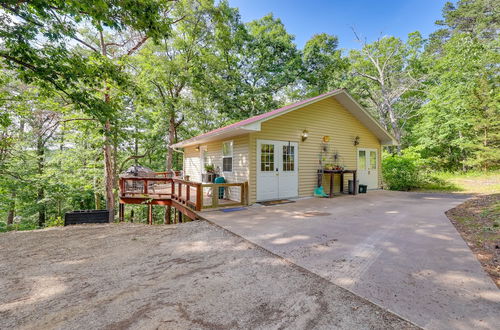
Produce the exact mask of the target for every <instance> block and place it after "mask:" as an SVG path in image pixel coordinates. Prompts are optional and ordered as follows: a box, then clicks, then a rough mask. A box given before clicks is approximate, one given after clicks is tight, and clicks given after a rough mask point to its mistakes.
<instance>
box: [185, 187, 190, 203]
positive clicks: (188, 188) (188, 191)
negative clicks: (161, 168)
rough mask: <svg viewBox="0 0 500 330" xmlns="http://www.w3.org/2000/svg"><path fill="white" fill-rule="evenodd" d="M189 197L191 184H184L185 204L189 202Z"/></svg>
mask: <svg viewBox="0 0 500 330" xmlns="http://www.w3.org/2000/svg"><path fill="white" fill-rule="evenodd" d="M190 197H191V185H189V184H187V185H186V204H187V202H189V198H190Z"/></svg>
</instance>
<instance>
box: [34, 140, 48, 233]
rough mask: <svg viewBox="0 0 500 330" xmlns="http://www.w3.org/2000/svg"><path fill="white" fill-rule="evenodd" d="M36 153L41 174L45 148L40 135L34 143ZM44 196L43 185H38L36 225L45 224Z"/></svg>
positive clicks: (40, 173)
mask: <svg viewBox="0 0 500 330" xmlns="http://www.w3.org/2000/svg"><path fill="white" fill-rule="evenodd" d="M36 155H37V166H38V175H42V174H43V170H44V156H45V150H44V143H43V138H42V137H41V136H39V137H38V141H37V144H36ZM44 198H45V190H44V187H43V185H40V186H39V188H38V190H37V198H36V202H37V205H38V227H43V225H45V218H46V217H45V213H46V207H45V202H43V199H44Z"/></svg>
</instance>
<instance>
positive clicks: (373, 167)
mask: <svg viewBox="0 0 500 330" xmlns="http://www.w3.org/2000/svg"><path fill="white" fill-rule="evenodd" d="M370 169H371V170H376V169H377V153H376V152H375V151H370Z"/></svg>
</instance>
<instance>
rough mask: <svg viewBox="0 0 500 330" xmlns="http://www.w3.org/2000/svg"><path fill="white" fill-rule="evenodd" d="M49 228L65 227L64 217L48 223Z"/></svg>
mask: <svg viewBox="0 0 500 330" xmlns="http://www.w3.org/2000/svg"><path fill="white" fill-rule="evenodd" d="M46 226H47V227H60V226H64V219H63V218H62V217H56V218H54V219H53V220H49V221H47V223H46Z"/></svg>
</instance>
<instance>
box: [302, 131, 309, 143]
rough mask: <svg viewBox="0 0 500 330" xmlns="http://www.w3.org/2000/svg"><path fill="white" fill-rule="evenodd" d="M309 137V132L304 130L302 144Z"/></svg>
mask: <svg viewBox="0 0 500 330" xmlns="http://www.w3.org/2000/svg"><path fill="white" fill-rule="evenodd" d="M308 137H309V132H308V131H307V130H306V129H305V130H303V131H302V142H304V141H305V140H307V138H308Z"/></svg>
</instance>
